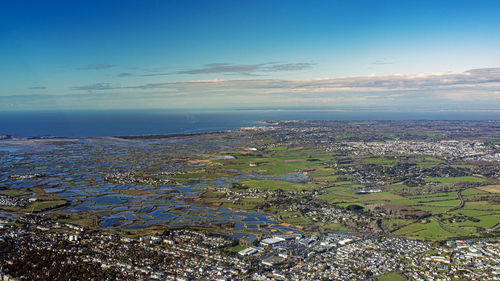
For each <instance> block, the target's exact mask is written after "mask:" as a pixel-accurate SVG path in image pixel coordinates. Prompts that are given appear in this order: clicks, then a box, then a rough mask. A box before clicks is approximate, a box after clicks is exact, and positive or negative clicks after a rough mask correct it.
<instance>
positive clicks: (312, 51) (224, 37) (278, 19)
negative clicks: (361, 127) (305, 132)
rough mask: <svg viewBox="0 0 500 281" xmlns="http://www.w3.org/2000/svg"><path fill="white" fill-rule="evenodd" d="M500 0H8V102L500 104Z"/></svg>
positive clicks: (3, 64) (41, 105) (4, 36)
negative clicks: (499, 15) (499, 13)
mask: <svg viewBox="0 0 500 281" xmlns="http://www.w3.org/2000/svg"><path fill="white" fill-rule="evenodd" d="M498 11H500V2H499V1H389V0H385V1H375V0H373V1H333V0H332V1H273V0H267V1H123V0H122V1H22V0H20V1H4V2H3V3H2V4H1V7H0V54H1V55H0V85H1V86H0V110H53V109H56V110H75V109H148V108H155V109H176V110H178V109H186V110H199V109H206V110H210V109H237V108H287V107H294V108H297V107H298V108H300V107H304V108H315V107H321V108H354V109H356V108H388V109H399V108H403V109H405V110H412V109H415V110H420V109H426V110H498V109H499V108H500V69H499V67H500V51H498V50H500V31H499V30H500V18H499V17H498Z"/></svg>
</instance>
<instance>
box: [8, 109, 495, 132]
mask: <svg viewBox="0 0 500 281" xmlns="http://www.w3.org/2000/svg"><path fill="white" fill-rule="evenodd" d="M262 120H500V112H496V111H490V112H488V111H487V112H449V111H446V112H408V111H407V112H395V111H350V110H236V111H218V112H172V111H163V110H120V111H118V110H113V111H103V110H100V111H43V112H42V111H30V112H19V111H13V112H0V136H2V135H13V136H16V137H23V138H33V137H35V138H36V137H99V136H130V135H156V134H172V133H192V132H206V131H223V130H234V129H238V128H240V127H248V126H262V125H263V124H262V123H259V121H262Z"/></svg>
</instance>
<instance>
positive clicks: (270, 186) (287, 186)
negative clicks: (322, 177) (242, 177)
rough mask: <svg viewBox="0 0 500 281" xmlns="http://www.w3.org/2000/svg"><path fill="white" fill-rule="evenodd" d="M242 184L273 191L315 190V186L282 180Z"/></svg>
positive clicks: (254, 181) (253, 181)
mask: <svg viewBox="0 0 500 281" xmlns="http://www.w3.org/2000/svg"><path fill="white" fill-rule="evenodd" d="M240 184H242V185H244V186H247V187H248V188H251V189H260V190H271V191H275V190H278V189H281V190H283V191H298V190H309V189H313V188H314V185H312V184H304V183H293V182H287V181H281V180H248V181H242V182H240Z"/></svg>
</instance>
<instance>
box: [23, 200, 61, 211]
mask: <svg viewBox="0 0 500 281" xmlns="http://www.w3.org/2000/svg"><path fill="white" fill-rule="evenodd" d="M66 203H68V201H66V200H53V201H36V202H33V203H31V204H30V205H29V206H28V207H26V208H27V209H29V210H33V211H35V212H40V211H43V210H47V209H52V208H56V207H59V206H62V205H64V204H66Z"/></svg>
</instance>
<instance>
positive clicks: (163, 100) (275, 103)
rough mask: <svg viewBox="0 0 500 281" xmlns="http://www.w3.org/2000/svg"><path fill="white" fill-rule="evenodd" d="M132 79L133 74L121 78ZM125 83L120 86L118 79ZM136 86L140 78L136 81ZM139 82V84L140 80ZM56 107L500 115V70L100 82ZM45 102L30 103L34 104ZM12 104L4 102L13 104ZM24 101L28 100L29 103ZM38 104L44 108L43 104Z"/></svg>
mask: <svg viewBox="0 0 500 281" xmlns="http://www.w3.org/2000/svg"><path fill="white" fill-rule="evenodd" d="M255 67H256V66H241V65H239V66H236V65H228V64H225V63H217V64H210V65H206V67H205V68H200V69H198V70H191V71H196V72H199V73H200V74H202V73H207V72H214V73H226V72H232V71H234V72H238V71H251V70H252V69H255ZM258 67H259V68H260V69H261V70H262V69H269V71H274V70H275V69H278V70H277V71H281V70H280V69H297V68H302V67H309V66H302V65H297V64H278V63H274V64H270V65H264V66H258ZM123 76H128V74H123ZM120 81H123V80H120ZM132 81H134V82H136V83H137V81H136V79H134V80H131V81H130V83H133V82H132ZM139 81H140V80H139ZM53 98H54V99H56V98H57V100H59V104H61V103H62V104H65V105H67V106H70V105H73V106H83V105H86V106H91V105H92V104H97V105H99V106H101V107H109V108H116V107H119V108H172V109H174V108H175V109H178V108H187V109H189V108H192V109H210V108H226V109H230V108H243V107H244V108H264V107H265V108H273V107H274V108H284V107H295V108H300V107H323V108H331V107H350V108H361V107H363V108H375V107H385V108H392V109H401V110H411V109H416V108H427V109H430V110H455V109H460V110H467V109H473V110H496V111H499V112H500V68H480V69H471V70H468V71H465V72H461V73H452V72H447V73H427V74H426V73H421V74H393V75H367V76H350V77H329V78H315V79H272V78H255V77H252V78H246V79H244V78H238V79H211V80H190V81H166V82H160V83H144V84H128V85H127V84H124V83H123V82H121V83H120V84H115V83H112V82H98V83H93V84H89V85H77V86H74V87H71V89H70V92H69V93H68V94H65V95H59V96H54V97H53ZM37 99H40V100H42V99H43V95H34V96H32V100H31V102H32V103H34V104H37V103H36V100H37ZM13 100H15V97H10V98H8V97H4V101H5V104H7V103H11V104H14V102H13ZM25 102H26V101H25ZM40 104H41V103H40Z"/></svg>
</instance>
